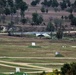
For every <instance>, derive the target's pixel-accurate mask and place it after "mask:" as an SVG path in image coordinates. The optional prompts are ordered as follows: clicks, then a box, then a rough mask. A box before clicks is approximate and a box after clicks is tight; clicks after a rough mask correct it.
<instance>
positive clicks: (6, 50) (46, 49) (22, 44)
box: [0, 37, 76, 72]
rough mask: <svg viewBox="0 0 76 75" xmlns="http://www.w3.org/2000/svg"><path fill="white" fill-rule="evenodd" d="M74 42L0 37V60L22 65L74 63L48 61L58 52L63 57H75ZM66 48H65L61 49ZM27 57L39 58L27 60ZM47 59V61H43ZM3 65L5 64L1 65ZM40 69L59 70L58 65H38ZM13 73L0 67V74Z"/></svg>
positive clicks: (75, 60)
mask: <svg viewBox="0 0 76 75" xmlns="http://www.w3.org/2000/svg"><path fill="white" fill-rule="evenodd" d="M32 42H36V46H35V47H34V46H31V43H32ZM75 45H76V42H75V41H68V40H60V41H59V40H50V39H43V38H42V39H39V38H24V37H23V38H21V37H3V38H2V37H1V38H0V56H1V57H2V56H3V58H0V60H4V61H12V62H23V63H32V64H35V63H44V64H45V63H71V62H76V59H50V58H51V57H55V52H60V54H62V55H63V56H64V57H76V48H72V47H71V46H75ZM62 46H66V47H62ZM8 57H26V58H8ZM28 57H40V58H41V59H37V58H28ZM43 57H44V58H46V57H49V58H47V59H43ZM3 64H5V63H3ZM7 65H10V66H17V67H18V66H19V67H24V68H31V67H27V66H20V65H16V64H7ZM38 66H42V67H49V68H59V67H61V66H60V65H49V64H48V65H39V64H38ZM9 71H15V69H13V68H8V67H6V68H5V67H3V68H2V67H1V72H9ZM22 71H35V70H26V69H25V70H24V69H22Z"/></svg>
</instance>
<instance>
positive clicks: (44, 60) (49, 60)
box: [0, 58, 76, 63]
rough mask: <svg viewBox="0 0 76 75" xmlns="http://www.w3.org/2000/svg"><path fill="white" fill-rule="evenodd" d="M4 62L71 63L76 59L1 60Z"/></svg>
mask: <svg viewBox="0 0 76 75" xmlns="http://www.w3.org/2000/svg"><path fill="white" fill-rule="evenodd" d="M0 60H3V61H11V62H22V63H71V62H76V59H48V58H47V59H28V58H0Z"/></svg>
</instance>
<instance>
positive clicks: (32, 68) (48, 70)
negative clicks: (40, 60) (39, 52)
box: [0, 60, 53, 72]
mask: <svg viewBox="0 0 76 75" xmlns="http://www.w3.org/2000/svg"><path fill="white" fill-rule="evenodd" d="M0 63H5V64H0V65H1V66H5V67H11V68H16V67H14V66H9V65H6V64H12V65H20V66H27V67H31V68H30V69H31V70H41V71H46V72H52V71H53V69H52V68H46V67H40V66H34V65H32V64H29V63H17V62H8V61H1V60H0ZM20 68H22V69H28V68H23V67H20Z"/></svg>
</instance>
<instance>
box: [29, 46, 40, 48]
mask: <svg viewBox="0 0 76 75" xmlns="http://www.w3.org/2000/svg"><path fill="white" fill-rule="evenodd" d="M28 48H41V47H40V46H28Z"/></svg>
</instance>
